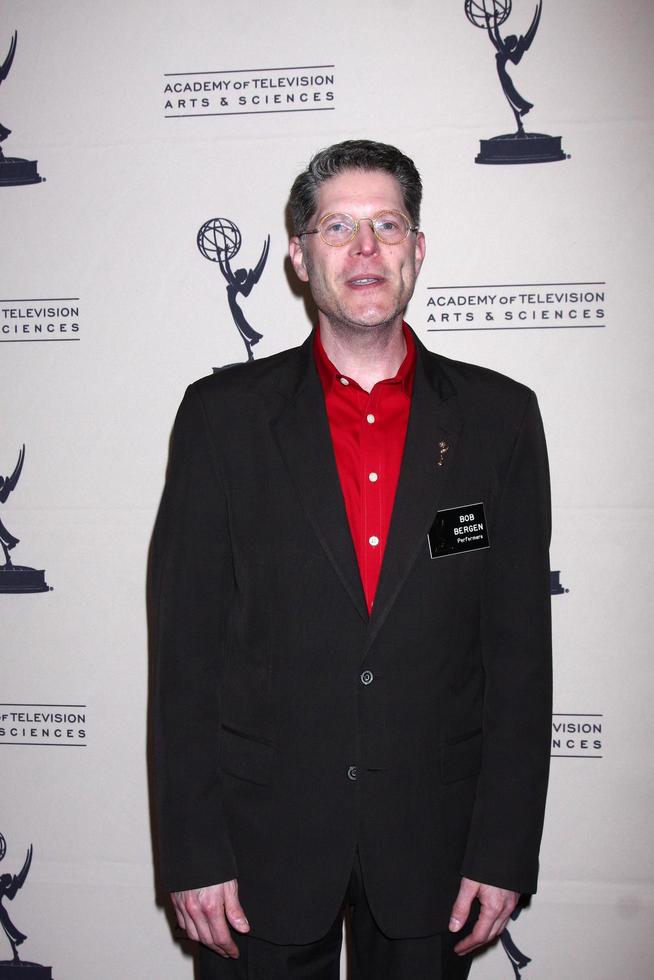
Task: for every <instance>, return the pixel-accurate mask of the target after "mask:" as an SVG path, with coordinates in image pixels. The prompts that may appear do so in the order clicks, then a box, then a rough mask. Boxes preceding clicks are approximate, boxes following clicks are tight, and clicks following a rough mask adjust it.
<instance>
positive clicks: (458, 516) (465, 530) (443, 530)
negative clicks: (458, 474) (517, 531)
mask: <svg viewBox="0 0 654 980" xmlns="http://www.w3.org/2000/svg"><path fill="white" fill-rule="evenodd" d="M427 541H428V542H429V554H430V555H431V557H432V558H446V557H447V556H448V555H461V554H464V552H466V551H479V550H480V549H482V548H490V541H489V538H488V526H487V524H486V515H485V513H484V505H483V504H465V505H464V506H463V507H450V508H449V510H439V511H438V513H437V514H436V517H435V519H434V523H433V524H432V526H431V530H430V531H429V534H428V535H427Z"/></svg>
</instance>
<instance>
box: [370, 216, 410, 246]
mask: <svg viewBox="0 0 654 980" xmlns="http://www.w3.org/2000/svg"><path fill="white" fill-rule="evenodd" d="M374 226H375V233H376V234H377V237H378V238H381V240H382V241H383V242H386V244H387V245H399V244H400V242H403V241H404V239H405V238H406V237H407V235H408V234H409V222H408V221H407V219H406V218H405V217H404V215H403V214H401V213H400V212H399V211H383V212H382V213H381V214H378V215H377V216H376V218H375V221H374Z"/></svg>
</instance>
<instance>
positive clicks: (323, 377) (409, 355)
mask: <svg viewBox="0 0 654 980" xmlns="http://www.w3.org/2000/svg"><path fill="white" fill-rule="evenodd" d="M402 333H403V334H404V341H405V343H406V355H405V357H404V360H403V361H402V363H401V364H400V367H399V369H398V372H397V374H396V375H395V377H393V378H386V379H384V380H385V381H388V382H391V383H393V384H400V385H401V386H402V390H403V392H404V393H405V395H407V396H409V397H411V390H412V388H413V378H414V375H415V372H416V345H415V341H414V339H413V335H412V333H411V331H410V330H409V328H408V326H407V324H406V323H404V322H403V323H402ZM313 354H314V359H315V362H316V368H317V370H318V374H319V376H320V381H321V384H322V388H323V391H324V392H325V394H327V392H329V391H331V389H332V388H333V386H334V385H335V384H337V383H339V382H340V380H341V378H343V377H346V376H345V375H343V374H341V372H340V371H338V370H337V368H336V367H335V366H334V365H333V364H332V362H331V361H330V360H329V358H328V357H327V354H326V353H325V348H324V347H323V345H322V341H321V339H320V327H318V326H317V327H316V332H315V336H314V342H313ZM347 381H349V382H351V383H352V384H356V382H355V381H353V380H352V378H347ZM339 387H340V385H339Z"/></svg>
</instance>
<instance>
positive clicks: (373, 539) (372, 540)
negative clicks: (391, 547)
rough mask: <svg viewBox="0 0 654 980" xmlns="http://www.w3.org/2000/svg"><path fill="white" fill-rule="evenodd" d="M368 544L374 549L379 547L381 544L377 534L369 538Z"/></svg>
mask: <svg viewBox="0 0 654 980" xmlns="http://www.w3.org/2000/svg"><path fill="white" fill-rule="evenodd" d="M368 544H369V545H372V547H373V548H376V547H377V545H378V544H379V538H378V537H377V535H376V534H373V535H371V536H370V537H369V538H368Z"/></svg>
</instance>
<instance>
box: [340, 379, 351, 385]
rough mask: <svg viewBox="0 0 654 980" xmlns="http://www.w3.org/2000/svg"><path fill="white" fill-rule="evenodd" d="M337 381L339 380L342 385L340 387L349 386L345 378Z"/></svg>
mask: <svg viewBox="0 0 654 980" xmlns="http://www.w3.org/2000/svg"><path fill="white" fill-rule="evenodd" d="M338 380H339V381H340V382H341V384H342V385H349V383H350V382H349V381H348V380H347V378H339V379H338Z"/></svg>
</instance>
